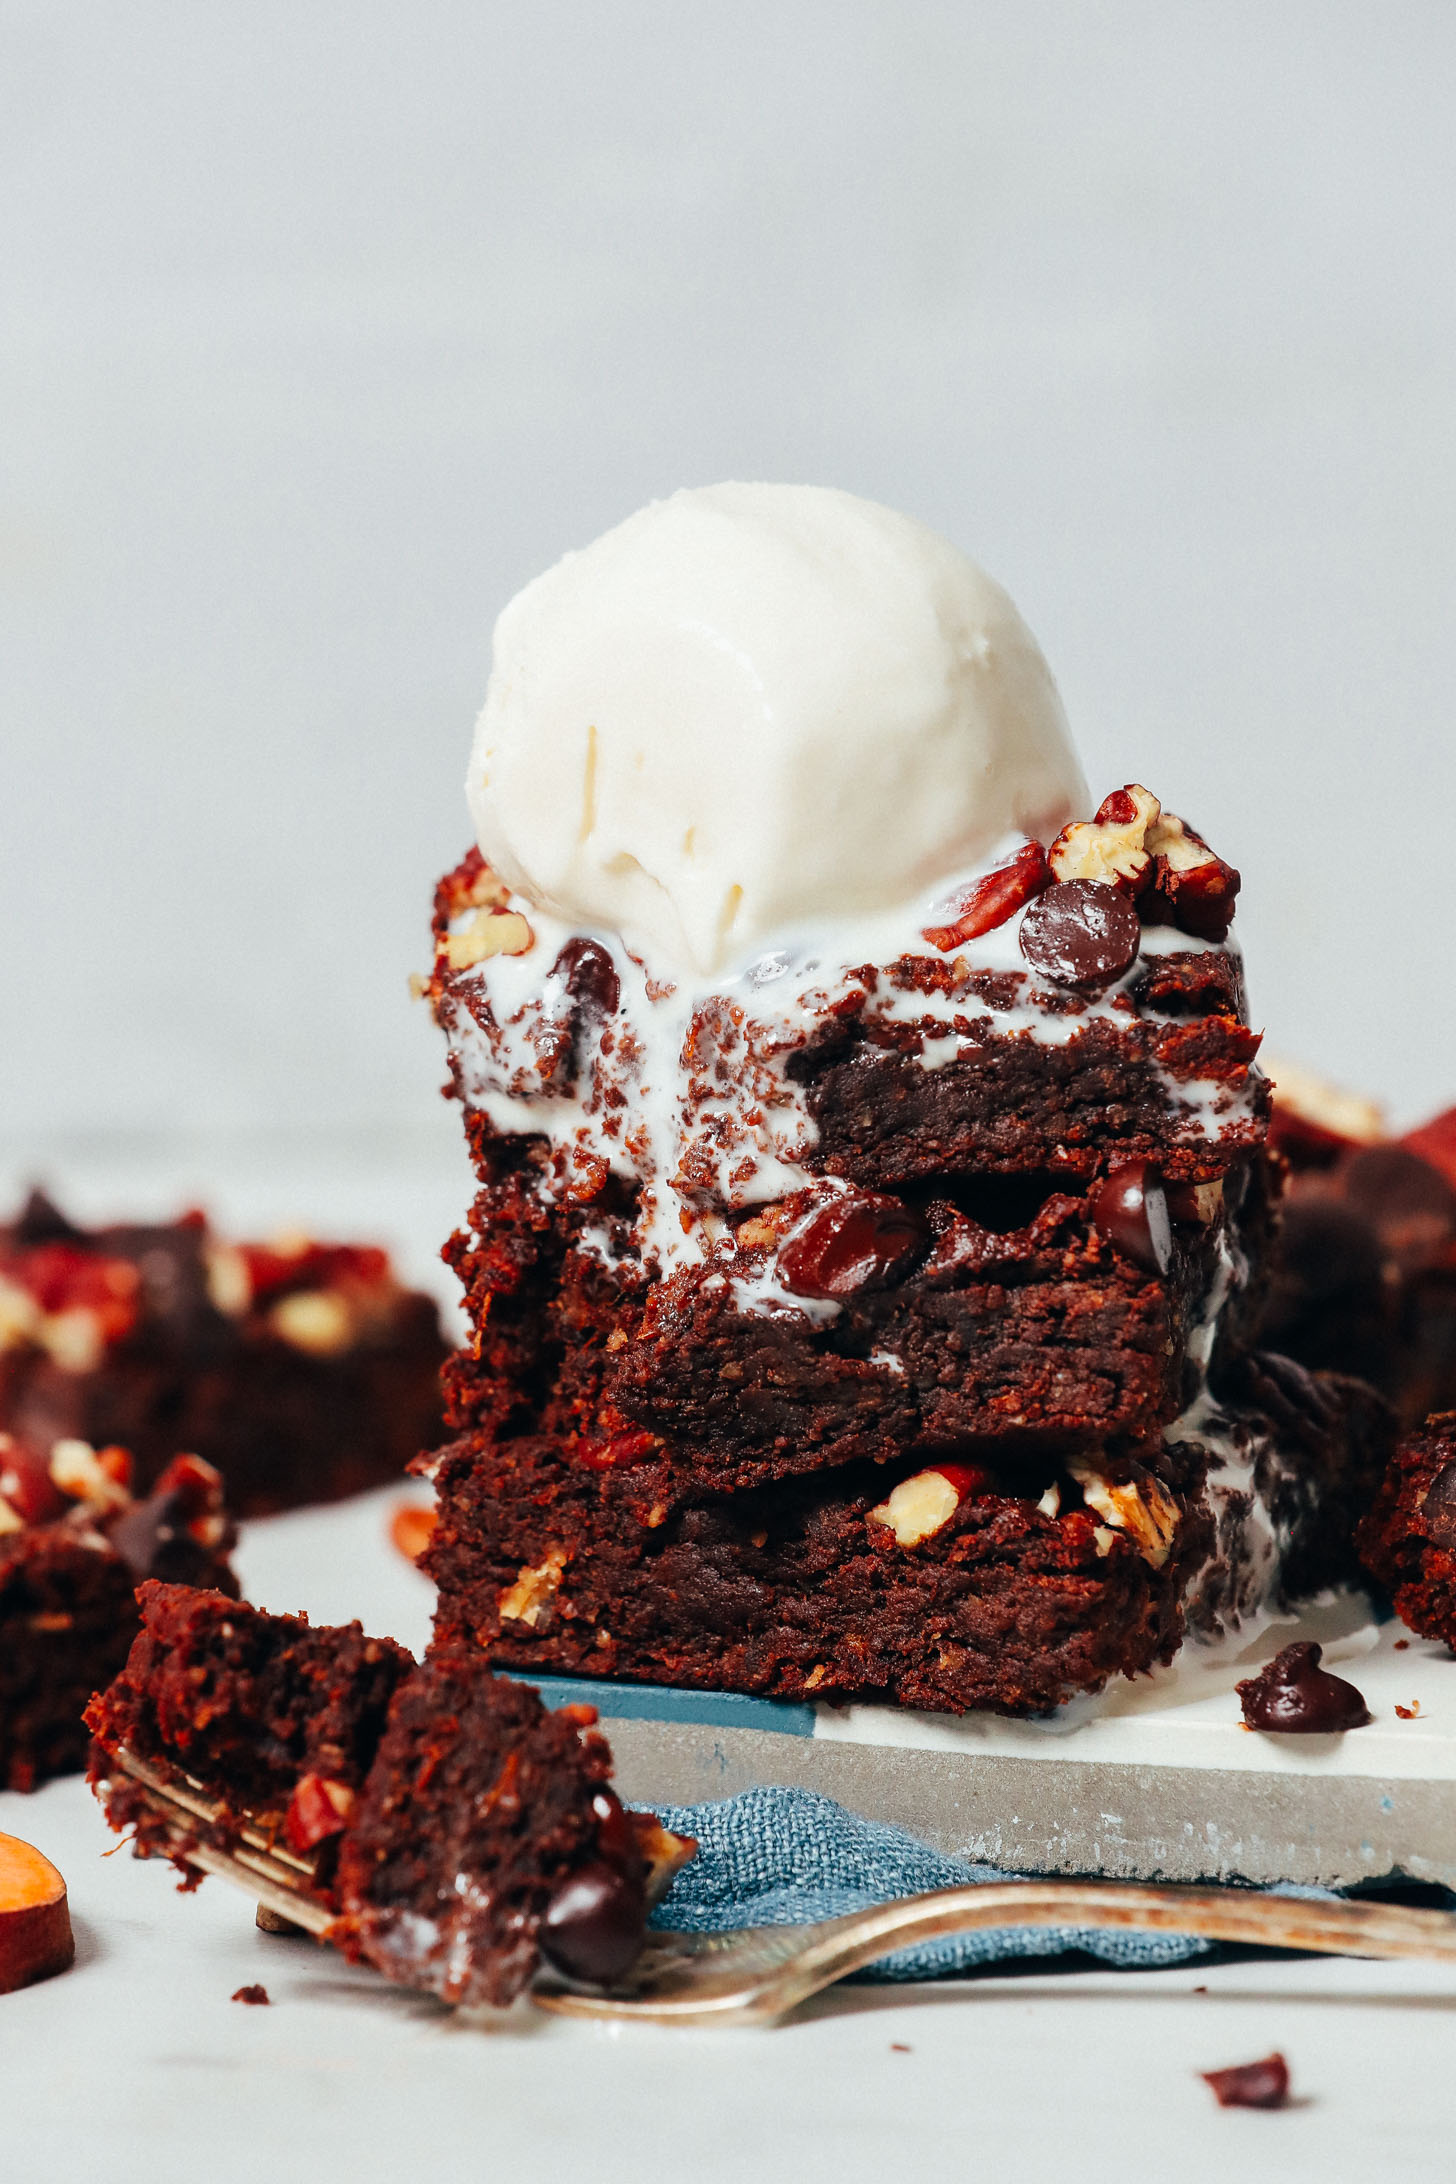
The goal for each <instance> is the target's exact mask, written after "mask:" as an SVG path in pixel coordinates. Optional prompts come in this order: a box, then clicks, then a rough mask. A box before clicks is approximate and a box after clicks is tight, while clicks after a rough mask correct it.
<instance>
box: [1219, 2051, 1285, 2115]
mask: <svg viewBox="0 0 1456 2184" xmlns="http://www.w3.org/2000/svg"><path fill="white" fill-rule="evenodd" d="M1199 2076H1200V2077H1201V2078H1202V2079H1203V2081H1204V2083H1205V2084H1206V2085H1211V2086H1212V2087H1213V2094H1214V2099H1215V2100H1216V2101H1217V2102H1218V2105H1219V2107H1220V2108H1282V2107H1283V2106H1284V2103H1285V2102H1286V2101H1287V2100H1288V2098H1289V2065H1288V2063H1286V2062H1285V2060H1284V2057H1283V2056H1282V2055H1280V2054H1279V2053H1278V2052H1277V2050H1276V2052H1275V2053H1274V2054H1273V2055H1266V2056H1265V2057H1264V2058H1263V2060H1262V2061H1261V2062H1257V2063H1235V2064H1234V2066H1233V2068H1232V2069H1231V2070H1204V2071H1200V2073H1199Z"/></svg>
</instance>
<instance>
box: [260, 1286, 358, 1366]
mask: <svg viewBox="0 0 1456 2184" xmlns="http://www.w3.org/2000/svg"><path fill="white" fill-rule="evenodd" d="M268 1325H269V1326H270V1327H271V1328H272V1330H273V1332H274V1334H275V1335H281V1336H282V1337H283V1340H284V1341H285V1342H286V1343H288V1344H289V1345H290V1346H291V1347H292V1348H293V1349H295V1350H303V1351H305V1352H306V1353H307V1355H308V1356H309V1357H337V1356H338V1355H339V1354H340V1352H341V1351H344V1350H347V1349H348V1347H349V1344H350V1343H351V1342H352V1341H353V1339H354V1315H353V1313H352V1312H351V1311H350V1310H349V1307H348V1305H347V1303H346V1302H345V1300H344V1299H343V1298H342V1297H341V1296H340V1295H339V1292H338V1291H337V1290H336V1289H296V1290H294V1292H293V1294H292V1296H289V1297H280V1298H279V1299H278V1302H277V1303H276V1304H275V1305H274V1307H273V1309H272V1311H271V1312H270V1313H269V1314H268Z"/></svg>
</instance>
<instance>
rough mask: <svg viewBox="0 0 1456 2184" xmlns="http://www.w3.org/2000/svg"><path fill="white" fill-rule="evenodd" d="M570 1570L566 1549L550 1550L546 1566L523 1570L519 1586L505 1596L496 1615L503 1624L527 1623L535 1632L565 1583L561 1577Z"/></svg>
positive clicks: (519, 1576)
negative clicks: (549, 1601) (561, 1585)
mask: <svg viewBox="0 0 1456 2184" xmlns="http://www.w3.org/2000/svg"><path fill="white" fill-rule="evenodd" d="M565 1568H566V1550H565V1548H563V1547H551V1548H548V1550H547V1554H546V1559H545V1561H544V1562H539V1563H537V1565H536V1567H535V1569H532V1568H531V1567H530V1566H529V1565H527V1566H526V1567H525V1568H524V1569H522V1570H521V1572H520V1574H519V1575H518V1576H517V1578H516V1582H515V1584H514V1585H512V1586H511V1587H510V1588H509V1590H508V1591H506V1592H503V1593H502V1594H501V1597H500V1601H499V1603H498V1605H497V1609H496V1612H497V1614H498V1615H499V1617H500V1619H501V1621H502V1622H503V1623H524V1624H526V1626H527V1628H528V1629H531V1630H534V1629H535V1627H536V1625H537V1623H538V1622H539V1621H540V1620H541V1611H542V1609H543V1608H544V1607H545V1606H546V1603H547V1601H548V1600H549V1599H550V1598H551V1595H552V1594H553V1593H554V1592H555V1590H556V1588H557V1586H558V1585H559V1584H560V1583H561V1573H562V1571H563V1570H564V1569H565Z"/></svg>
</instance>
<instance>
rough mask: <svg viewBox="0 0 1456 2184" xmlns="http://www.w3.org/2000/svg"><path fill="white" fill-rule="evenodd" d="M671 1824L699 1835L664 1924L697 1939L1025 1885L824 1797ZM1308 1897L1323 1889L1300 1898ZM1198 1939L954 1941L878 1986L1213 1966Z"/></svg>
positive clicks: (683, 1815) (760, 1795)
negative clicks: (1041, 1970) (1060, 1964)
mask: <svg viewBox="0 0 1456 2184" xmlns="http://www.w3.org/2000/svg"><path fill="white" fill-rule="evenodd" d="M658 1810H659V1813H660V1816H661V1819H662V1821H663V1824H664V1825H665V1826H666V1827H669V1828H672V1829H674V1830H675V1831H676V1832H677V1833H678V1834H681V1835H695V1836H696V1837H697V1839H698V1855H697V1857H696V1858H695V1859H694V1860H693V1861H692V1863H691V1865H688V1866H685V1867H684V1868H683V1871H682V1872H681V1873H680V1874H679V1875H678V1877H677V1880H676V1881H675V1882H674V1884H673V1887H672V1890H671V1892H670V1894H669V1895H668V1897H667V1898H666V1901H665V1902H664V1903H663V1904H662V1905H660V1906H659V1908H658V1911H657V1913H656V1915H655V1917H654V1920H653V1923H654V1925H657V1926H670V1927H676V1928H678V1929H679V1931H686V1932H690V1933H717V1932H721V1931H722V1930H723V1929H724V1928H726V1927H732V1926H800V1925H807V1924H808V1923H810V1922H811V1921H812V1920H814V1919H830V1918H835V1917H837V1916H838V1915H839V1914H840V1913H841V1912H845V1911H860V1910H863V1909H865V1907H866V1906H867V1905H869V1904H875V1903H887V1902H889V1901H890V1900H891V1899H892V1898H893V1897H896V1896H916V1895H920V1894H921V1893H922V1892H923V1891H924V1890H926V1889H930V1888H964V1887H966V1886H967V1885H968V1884H970V1883H971V1882H975V1881H1009V1880H1015V1879H1017V1878H1018V1876H1017V1875H1016V1874H1014V1873H1002V1872H1000V1871H998V1870H997V1868H996V1867H995V1866H987V1865H972V1864H970V1863H969V1862H968V1861H967V1860H966V1859H963V1858H948V1857H946V1856H945V1855H944V1854H943V1853H942V1852H941V1851H938V1850H931V1849H930V1848H929V1846H928V1845H927V1844H925V1843H920V1842H917V1841H916V1839H915V1837H914V1836H913V1835H906V1834H905V1833H903V1831H902V1830H901V1829H899V1828H892V1827H887V1826H885V1825H884V1823H883V1822H881V1821H878V1820H864V1819H861V1818H860V1816H859V1815H858V1814H857V1813H853V1812H847V1811H846V1810H845V1808H844V1806H843V1805H837V1804H836V1803H835V1802H834V1800H833V1798H831V1797H823V1796H821V1795H820V1794H819V1792H818V1791H817V1790H801V1789H760V1790H744V1791H743V1792H742V1793H741V1795H739V1796H737V1797H728V1798H724V1799H722V1800H721V1802H719V1803H716V1804H711V1805H666V1806H661V1807H659V1808H658ZM1296 1893H1298V1894H1300V1895H1322V1894H1324V1893H1325V1891H1323V1890H1316V1889H1308V1890H1306V1889H1300V1890H1298V1891H1296ZM1214 1946H1215V1944H1214V1943H1212V1942H1208V1941H1200V1940H1197V1939H1195V1938H1194V1937H1193V1936H1192V1935H1182V1934H1137V1933H1131V1934H1130V1933H1099V1932H1095V1931H1092V1932H1089V1931H1087V1930H1086V1929H1084V1928H1082V1927H1076V1926H1065V1927H1063V1926H1051V1927H1035V1926H1001V1927H992V1928H988V1929H987V1930H986V1931H985V1932H984V1933H976V1934H951V1935H947V1936H946V1937H945V1938H944V1939H943V1940H939V1941H928V1942H922V1943H920V1944H919V1945H918V1946H917V1947H915V1948H913V1949H902V1950H900V1951H899V1953H898V1954H897V1955H895V1956H890V1957H883V1958H882V1959H881V1960H880V1962H879V1963H878V1964H876V1965H874V1966H872V1967H871V1968H870V1969H869V1970H867V1971H866V1972H865V1973H864V1974H863V1975H862V1976H863V1977H865V1978H867V1979H943V1978H945V1977H946V1976H947V1975H948V1974H949V1973H953V1972H965V1971H970V1970H972V1969H973V1968H974V1967H975V1966H977V1965H981V1964H1001V1963H1009V1962H1011V1961H1012V1960H1013V1959H1015V1958H1025V1957H1055V1956H1061V1955H1062V1954H1064V1953H1065V1951H1067V1950H1069V1949H1077V1950H1081V1951H1083V1952H1085V1954H1086V1955H1087V1956H1090V1957H1095V1958H1096V1959H1097V1960H1098V1962H1099V1963H1102V1964H1110V1965H1115V1966H1117V1967H1118V1968H1119V1969H1120V1970H1124V1971H1148V1970H1157V1969H1159V1968H1161V1967H1162V1966H1165V1965H1169V1964H1186V1963H1188V1962H1189V1961H1190V1960H1191V1959H1193V1958H1194V1957H1201V1956H1207V1955H1208V1953H1209V1951H1210V1949H1212V1948H1213V1947H1214Z"/></svg>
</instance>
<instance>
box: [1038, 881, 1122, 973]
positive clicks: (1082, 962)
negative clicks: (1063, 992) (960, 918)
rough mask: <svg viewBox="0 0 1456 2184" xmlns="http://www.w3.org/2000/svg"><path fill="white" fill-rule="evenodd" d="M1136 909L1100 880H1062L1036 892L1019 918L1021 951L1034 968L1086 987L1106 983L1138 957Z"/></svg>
mask: <svg viewBox="0 0 1456 2184" xmlns="http://www.w3.org/2000/svg"><path fill="white" fill-rule="evenodd" d="M1141 940H1142V925H1141V923H1140V921H1139V919H1138V914H1137V911H1136V909H1135V908H1134V907H1133V905H1132V903H1130V902H1129V901H1128V899H1127V897H1126V895H1123V894H1121V893H1119V891H1118V889H1117V888H1115V887H1106V886H1104V885H1103V883H1102V882H1101V881H1100V880H1063V881H1062V883H1061V885H1060V886H1058V887H1049V888H1048V889H1047V891H1046V893H1045V894H1044V895H1038V896H1037V898H1036V901H1035V902H1034V903H1032V905H1031V907H1030V908H1029V909H1028V910H1027V912H1026V914H1025V915H1024V917H1023V918H1022V920H1021V952H1022V954H1023V955H1024V956H1025V958H1026V960H1027V962H1028V963H1029V964H1030V965H1031V967H1032V969H1033V970H1034V971H1040V972H1041V974H1042V976H1043V977H1044V978H1051V979H1054V980H1055V981H1056V983H1057V984H1058V985H1059V986H1080V987H1081V988H1082V989H1083V990H1084V991H1086V992H1094V991H1096V990H1097V989H1098V988H1099V987H1102V986H1110V985H1111V983H1112V981H1113V979H1114V978H1121V976H1122V974H1123V972H1124V971H1126V970H1129V969H1131V967H1132V965H1133V964H1134V963H1135V962H1136V961H1137V952H1138V947H1139V945H1140V943H1141Z"/></svg>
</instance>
